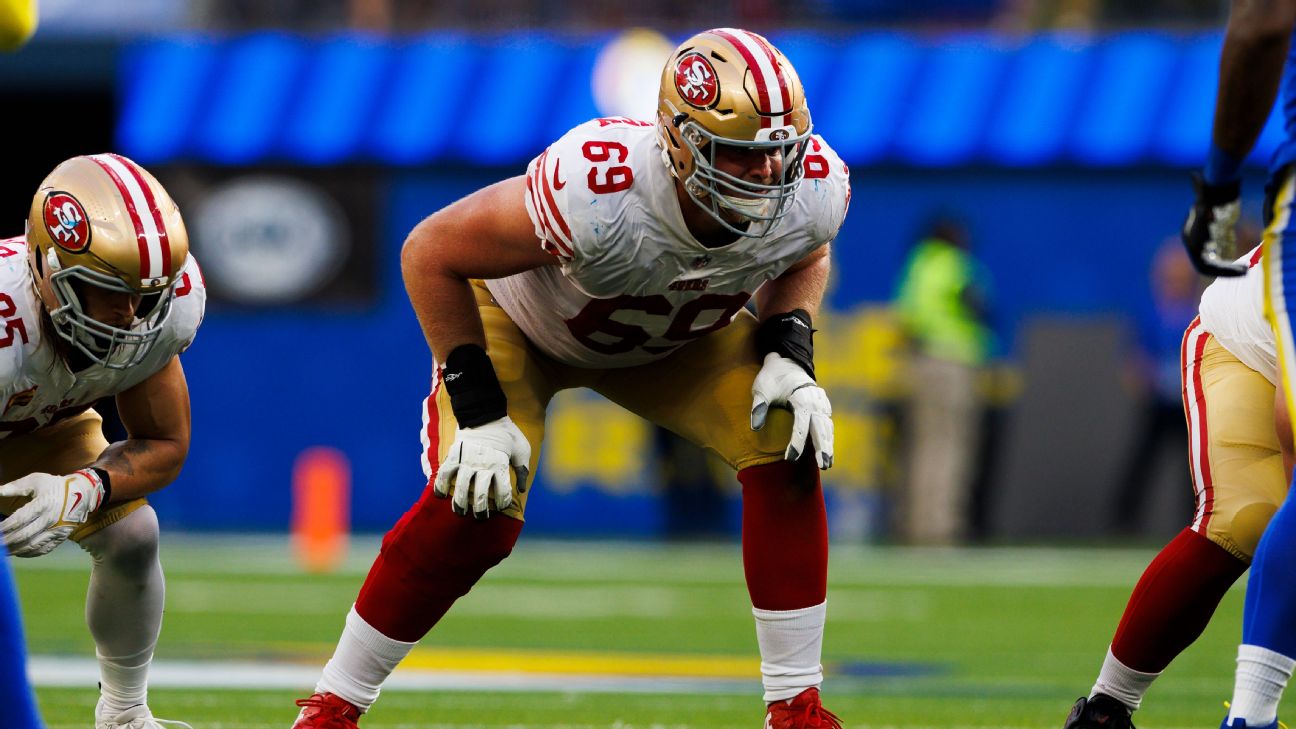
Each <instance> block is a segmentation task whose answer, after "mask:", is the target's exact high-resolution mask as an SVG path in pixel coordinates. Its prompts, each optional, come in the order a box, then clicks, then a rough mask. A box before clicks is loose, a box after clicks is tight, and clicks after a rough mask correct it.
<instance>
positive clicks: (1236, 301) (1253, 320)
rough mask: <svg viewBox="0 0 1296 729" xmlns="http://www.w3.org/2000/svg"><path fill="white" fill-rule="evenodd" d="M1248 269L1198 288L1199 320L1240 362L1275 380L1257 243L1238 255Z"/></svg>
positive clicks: (1275, 361) (1273, 347)
mask: <svg viewBox="0 0 1296 729" xmlns="http://www.w3.org/2000/svg"><path fill="white" fill-rule="evenodd" d="M1238 262H1239V263H1247V264H1248V265H1250V267H1251V268H1250V270H1248V271H1247V273H1246V275H1245V276H1231V277H1224V276H1221V277H1220V278H1217V279H1215V282H1214V283H1212V284H1211V285H1210V286H1207V287H1206V290H1205V291H1204V292H1202V298H1201V306H1200V308H1199V311H1200V312H1201V323H1202V326H1203V327H1204V328H1205V329H1206V331H1208V332H1210V333H1211V334H1213V335H1215V340H1216V341H1218V342H1219V343H1220V346H1222V347H1224V348H1225V349H1227V350H1228V351H1229V352H1231V353H1232V354H1233V356H1234V357H1237V358H1238V359H1239V360H1240V361H1241V362H1242V364H1244V365H1246V366H1247V367H1250V368H1251V369H1253V370H1255V371H1256V372H1259V373H1260V374H1262V375H1264V377H1265V379H1266V380H1269V381H1270V382H1272V383H1274V385H1275V386H1277V384H1278V350H1277V347H1276V345H1275V343H1274V341H1275V340H1274V333H1273V328H1272V327H1270V326H1269V321H1268V320H1267V319H1265V315H1264V286H1265V282H1264V267H1263V266H1261V265H1260V247H1259V246H1257V247H1256V248H1255V249H1253V250H1252V251H1251V252H1250V253H1248V254H1247V255H1245V256H1243V257H1242V258H1239V259H1238Z"/></svg>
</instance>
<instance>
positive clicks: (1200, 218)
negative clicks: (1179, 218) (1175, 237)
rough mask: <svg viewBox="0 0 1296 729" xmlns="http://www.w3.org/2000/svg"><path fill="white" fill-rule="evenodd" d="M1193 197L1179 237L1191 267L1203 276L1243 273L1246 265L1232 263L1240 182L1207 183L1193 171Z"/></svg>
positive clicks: (1238, 215) (1239, 203)
mask: <svg viewBox="0 0 1296 729" xmlns="http://www.w3.org/2000/svg"><path fill="white" fill-rule="evenodd" d="M1192 180H1193V190H1194V191H1195V192H1196V193H1197V199H1196V200H1195V201H1194V202H1193V206H1192V209H1190V210H1189V211H1188V219H1187V220H1185V221H1184V225H1183V231H1181V233H1180V237H1181V238H1182V239H1183V243H1184V246H1185V247H1186V248H1187V249H1188V258H1189V259H1190V260H1191V261H1192V263H1193V266H1194V267H1195V268H1196V269H1197V270H1198V271H1200V272H1201V273H1203V274H1205V275H1207V276H1243V275H1245V274H1246V272H1247V266H1246V264H1243V263H1234V262H1233V258H1235V257H1236V256H1235V254H1234V251H1233V248H1234V244H1235V236H1236V228H1237V222H1238V218H1239V217H1240V216H1241V214H1242V203H1241V201H1240V199H1239V198H1240V196H1241V193H1242V184H1241V183H1240V182H1231V183H1228V184H1224V185H1211V184H1208V183H1207V182H1206V180H1205V179H1204V178H1203V177H1202V176H1201V174H1200V173H1197V172H1194V173H1193V176H1192Z"/></svg>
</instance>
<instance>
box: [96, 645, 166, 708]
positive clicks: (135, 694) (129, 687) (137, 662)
mask: <svg viewBox="0 0 1296 729" xmlns="http://www.w3.org/2000/svg"><path fill="white" fill-rule="evenodd" d="M95 657H96V658H98V659H99V703H98V704H97V705H96V707H95V708H96V709H98V711H96V712H95V713H96V715H97V716H96V718H100V719H103V718H109V719H111V718H114V717H116V716H117V715H118V714H120V713H122V712H123V711H126V710H127V709H129V708H131V707H133V706H139V705H140V704H147V703H148V670H149V664H150V663H152V661H153V646H149V647H148V648H147V649H145V650H143V651H141V652H140V653H139V654H137V655H134V656H126V657H116V658H108V657H106V656H104V655H103V654H102V653H100V652H99V651H97V650H96V651H95Z"/></svg>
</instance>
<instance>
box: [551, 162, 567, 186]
mask: <svg viewBox="0 0 1296 729" xmlns="http://www.w3.org/2000/svg"><path fill="white" fill-rule="evenodd" d="M561 165H562V160H561V159H558V160H554V180H553V189H555V190H561V189H563V188H564V187H567V183H565V182H562V181H560V180H559V179H558V168H559V167H560V166H561Z"/></svg>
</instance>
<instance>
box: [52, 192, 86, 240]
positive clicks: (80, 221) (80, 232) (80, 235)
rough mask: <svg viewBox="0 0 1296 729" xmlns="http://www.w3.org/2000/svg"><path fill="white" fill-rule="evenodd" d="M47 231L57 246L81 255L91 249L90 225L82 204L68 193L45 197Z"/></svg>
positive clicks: (53, 193)
mask: <svg viewBox="0 0 1296 729" xmlns="http://www.w3.org/2000/svg"><path fill="white" fill-rule="evenodd" d="M44 212H45V215H44V218H45V230H46V232H48V233H49V236H50V239H51V240H53V241H54V243H55V245H57V246H58V247H59V248H62V249H63V250H65V251H71V252H72V253H80V252H82V251H84V250H85V249H86V248H89V247H90V223H89V222H87V220H86V212H85V208H84V207H82V206H81V202H80V201H79V200H77V199H76V198H74V197H72V196H71V195H69V194H67V193H66V192H51V193H50V194H49V195H46V196H45V211H44Z"/></svg>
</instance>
